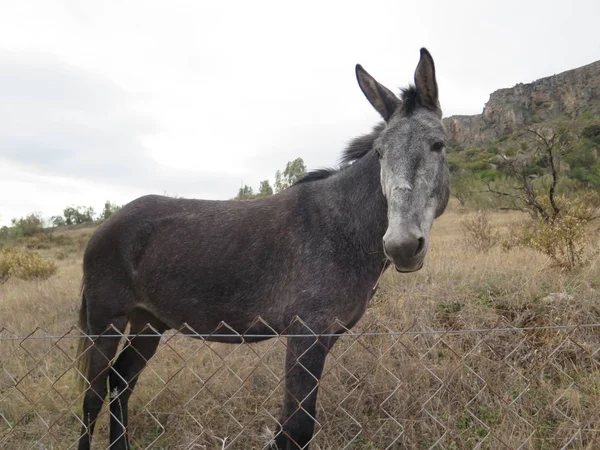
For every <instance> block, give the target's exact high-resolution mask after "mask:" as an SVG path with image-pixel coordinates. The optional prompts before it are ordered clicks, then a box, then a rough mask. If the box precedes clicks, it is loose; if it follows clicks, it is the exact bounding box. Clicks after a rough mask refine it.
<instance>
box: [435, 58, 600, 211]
mask: <svg viewBox="0 0 600 450" xmlns="http://www.w3.org/2000/svg"><path fill="white" fill-rule="evenodd" d="M444 124H445V126H446V129H447V131H448V134H449V138H450V139H449V146H448V160H449V164H450V170H451V172H452V184H453V186H452V192H453V193H454V195H455V196H457V198H459V199H460V200H461V203H462V202H464V201H467V200H466V199H470V200H469V201H468V203H470V206H472V207H478V208H479V207H504V208H506V207H511V206H514V205H513V203H512V202H511V198H512V197H513V196H514V193H515V186H523V178H522V177H523V176H526V177H529V179H530V180H535V181H531V184H532V188H533V189H536V190H537V189H542V191H543V189H544V186H547V183H548V181H549V179H548V176H549V171H548V164H549V160H548V159H547V154H546V153H545V150H544V145H543V143H542V142H540V138H541V136H545V138H546V139H549V141H548V142H550V141H552V142H555V144H554V145H556V149H555V150H556V151H555V156H554V158H556V160H555V161H554V164H555V165H556V167H558V172H559V182H558V186H557V189H558V193H559V194H568V193H576V192H582V191H585V190H590V189H591V190H593V191H598V190H599V189H600V61H596V62H594V63H592V64H588V65H586V66H583V67H579V68H577V69H573V70H569V71H566V72H563V73H560V74H558V75H554V76H550V77H546V78H541V79H539V80H537V81H534V82H532V83H527V84H523V83H519V84H517V85H516V86H514V87H512V88H507V89H499V90H497V91H495V92H493V93H492V94H491V95H490V100H489V101H488V102H487V104H486V105H485V107H484V109H483V112H482V113H481V114H477V115H473V116H452V117H448V118H445V119H444ZM536 136H537V138H536ZM508 166H511V167H512V168H513V169H512V170H509V171H508V172H507V170H506V169H507V168H508ZM515 167H518V169H516V171H515ZM517 172H518V173H519V174H520V175H519V174H518V173H517ZM515 176H517V178H519V176H520V177H521V180H520V181H519V180H517V179H515ZM489 183H495V186H496V187H495V188H494V190H499V191H503V192H504V194H500V195H490V185H489ZM515 183H516V184H515ZM527 183H529V182H527ZM499 186H500V188H498V187H499ZM510 186H512V187H510ZM507 189H508V190H507ZM486 192H487V193H486ZM507 202H508V203H507Z"/></svg>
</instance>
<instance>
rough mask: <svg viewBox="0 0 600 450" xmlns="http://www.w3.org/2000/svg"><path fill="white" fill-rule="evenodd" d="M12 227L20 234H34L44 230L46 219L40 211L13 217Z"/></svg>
mask: <svg viewBox="0 0 600 450" xmlns="http://www.w3.org/2000/svg"><path fill="white" fill-rule="evenodd" d="M11 222H12V227H13V229H14V232H15V233H16V234H17V235H18V236H33V235H34V234H36V233H39V232H41V231H43V230H44V219H43V218H42V216H41V215H40V214H38V213H31V214H28V215H26V216H25V217H21V218H20V219H12V220H11Z"/></svg>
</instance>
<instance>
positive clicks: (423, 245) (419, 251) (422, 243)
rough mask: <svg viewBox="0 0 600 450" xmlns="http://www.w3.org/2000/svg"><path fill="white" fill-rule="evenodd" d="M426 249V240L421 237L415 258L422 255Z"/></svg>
mask: <svg viewBox="0 0 600 450" xmlns="http://www.w3.org/2000/svg"><path fill="white" fill-rule="evenodd" d="M424 248H425V238H422V237H420V238H419V242H418V244H417V249H416V250H415V254H414V256H417V255H418V254H419V253H421V252H422V251H423V249H424Z"/></svg>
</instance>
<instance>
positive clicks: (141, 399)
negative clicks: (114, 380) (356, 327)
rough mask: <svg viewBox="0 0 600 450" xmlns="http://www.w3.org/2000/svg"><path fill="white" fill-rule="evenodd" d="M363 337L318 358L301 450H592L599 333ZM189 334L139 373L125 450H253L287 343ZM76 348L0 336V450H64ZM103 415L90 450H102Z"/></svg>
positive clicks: (272, 418) (280, 376) (38, 335)
mask: <svg viewBox="0 0 600 450" xmlns="http://www.w3.org/2000/svg"><path fill="white" fill-rule="evenodd" d="M361 329H368V330H369V332H358V331H352V330H350V331H349V332H347V333H345V334H343V335H342V336H341V338H340V339H339V341H338V343H337V344H336V345H335V346H334V348H333V349H332V351H331V353H330V355H329V356H328V358H327V363H326V366H325V371H324V374H323V377H322V378H321V380H320V390H319V401H318V409H317V417H316V420H317V424H316V428H315V435H314V438H313V440H312V441H311V448H314V449H475V448H480V449H501V448H509V449H516V448H523V449H554V448H569V449H596V448H600V323H592V324H579V325H567V326H560V325H556V326H545V327H528V328H527V327H526V328H514V327H511V326H510V325H509V324H508V323H503V322H499V323H497V324H494V325H493V326H490V327H489V328H485V329H478V330H430V329H427V328H426V327H425V326H423V325H422V324H419V323H415V324H414V325H413V326H412V327H411V328H410V329H406V330H401V331H398V330H391V329H389V328H388V327H387V326H386V325H385V324H384V323H382V322H378V321H377V320H374V321H373V323H370V324H368V326H366V327H361ZM108 333H115V332H114V330H112V331H110V330H109V332H108ZM191 333H192V334H194V333H193V330H192V331H191ZM189 334H190V330H189V329H186V330H185V333H184V331H183V330H180V331H178V332H170V333H168V334H165V335H164V336H163V337H162V340H161V344H160V346H159V349H158V351H157V353H156V355H155V356H154V357H153V358H152V359H151V360H150V361H149V362H148V365H147V367H146V369H145V370H144V372H143V373H142V375H141V377H140V380H139V383H138V385H137V387H136V389H135V391H134V393H133V395H132V398H131V401H130V426H129V430H128V432H129V435H130V440H131V444H132V448H136V449H145V448H148V449H167V448H168V449H223V448H227V449H261V448H264V446H265V443H266V440H265V436H264V434H265V433H264V432H265V429H267V428H270V429H274V428H275V427H276V425H277V417H278V415H279V410H280V404H281V400H282V397H283V390H284V387H283V380H284V376H285V373H284V363H283V362H284V358H285V351H286V336H285V335H279V336H276V337H275V338H273V339H270V340H268V341H264V342H261V343H256V344H243V343H242V344H218V343H211V342H208V341H207V340H206V338H207V337H208V336H207V335H201V334H194V337H196V338H197V339H190V338H189V337H187V336H186V335H189ZM81 335H82V333H81V331H80V330H79V329H77V328H72V329H69V330H66V332H65V333H64V334H61V335H51V334H49V333H48V332H46V331H45V330H44V329H41V328H38V329H36V330H33V331H32V332H31V333H30V334H29V335H27V336H17V335H15V334H14V333H12V332H11V330H9V329H7V328H1V329H0V448H3V449H63V448H64V449H68V448H76V446H77V441H78V438H79V431H80V427H81V420H80V415H81V403H82V394H81V393H80V392H78V390H77V389H76V387H75V386H76V379H77V377H78V372H77V369H76V364H75V363H76V361H75V355H76V347H77V338H79V337H80V336H81ZM119 336H120V335H119ZM105 337H106V335H105ZM120 337H122V341H123V345H127V341H128V339H130V338H131V336H129V335H127V334H125V335H122V336H120ZM245 337H249V336H245ZM89 339H92V340H94V339H103V337H101V336H89ZM102 411H103V412H102V415H101V416H100V417H99V419H98V421H99V422H98V426H97V429H96V433H95V437H94V442H93V447H94V448H98V449H101V448H108V446H109V442H108V414H109V412H108V408H106V406H105V407H104V408H103V410H102Z"/></svg>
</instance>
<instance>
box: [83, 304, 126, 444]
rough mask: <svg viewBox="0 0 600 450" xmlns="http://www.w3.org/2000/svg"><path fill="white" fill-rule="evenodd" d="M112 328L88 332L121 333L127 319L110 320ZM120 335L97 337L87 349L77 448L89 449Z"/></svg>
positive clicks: (93, 328)
mask: <svg viewBox="0 0 600 450" xmlns="http://www.w3.org/2000/svg"><path fill="white" fill-rule="evenodd" d="M112 325H113V327H114V330H113V329H108V330H107V327H108V326H107V327H105V328H102V329H100V328H99V327H90V329H89V331H88V332H89V333H90V334H101V333H104V334H109V335H112V334H115V333H123V332H124V331H125V327H126V326H127V319H126V318H125V317H124V316H121V317H119V318H117V319H114V320H113V321H112ZM119 341H120V337H99V338H97V339H96V340H95V342H94V344H93V345H92V346H91V347H90V348H89V349H88V350H87V351H88V352H89V366H88V371H87V380H88V382H89V383H90V386H89V388H88V389H87V391H86V392H85V396H84V398H83V425H82V427H81V437H80V439H79V446H78V449H79V450H89V448H90V444H91V440H92V435H93V434H94V428H95V427H96V419H97V418H98V414H99V413H100V409H102V404H103V403H104V399H105V398H106V381H107V378H108V371H109V365H110V361H111V360H112V359H113V358H114V357H115V355H116V353H117V347H118V346H119Z"/></svg>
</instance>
